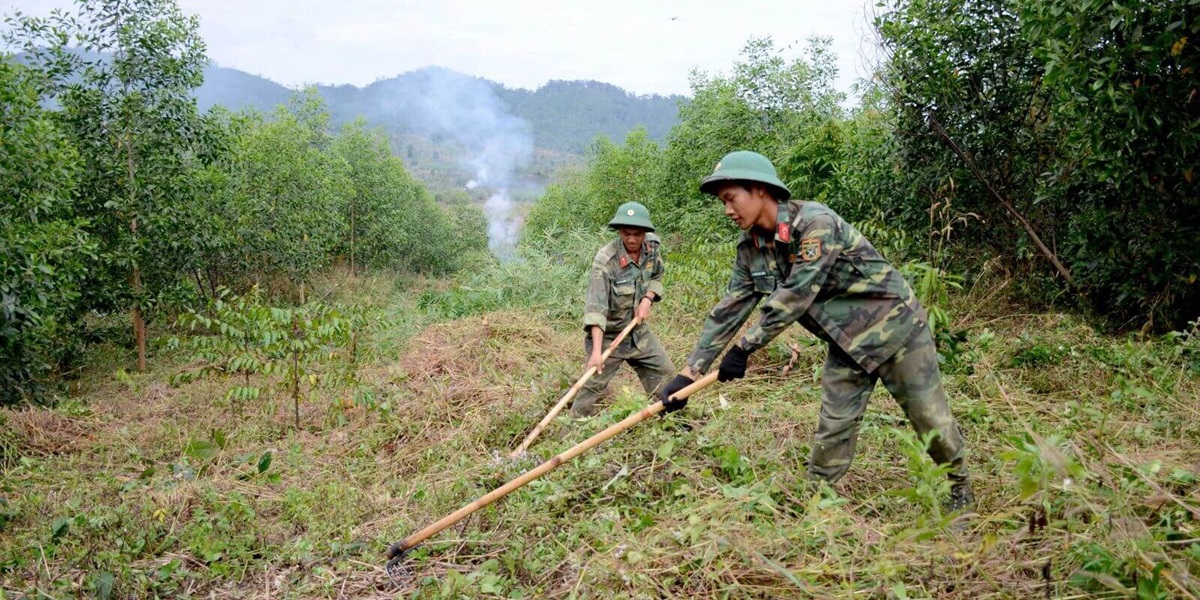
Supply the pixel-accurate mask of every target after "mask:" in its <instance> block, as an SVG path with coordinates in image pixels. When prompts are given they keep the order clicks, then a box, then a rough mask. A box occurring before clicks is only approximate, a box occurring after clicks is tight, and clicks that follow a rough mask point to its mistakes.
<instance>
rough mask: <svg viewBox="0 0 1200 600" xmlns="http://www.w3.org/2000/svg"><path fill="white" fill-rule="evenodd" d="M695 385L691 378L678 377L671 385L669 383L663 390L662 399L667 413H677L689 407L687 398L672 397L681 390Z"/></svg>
mask: <svg viewBox="0 0 1200 600" xmlns="http://www.w3.org/2000/svg"><path fill="white" fill-rule="evenodd" d="M693 383H696V382H695V380H693V379H692V378H690V377H685V376H683V375H676V376H675V378H674V379H672V380H671V381H670V383H668V384H667V385H666V387H664V388H663V390H662V394H661V399H662V403H663V409H664V410H665V411H666V412H675V411H677V410H679V409H681V408H683V407H685V406H687V398H672V397H671V396H673V395H674V394H675V392H678V391H679V390H682V389H683V388H685V387H687V386H689V385H692V384H693Z"/></svg>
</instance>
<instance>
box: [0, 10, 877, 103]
mask: <svg viewBox="0 0 1200 600" xmlns="http://www.w3.org/2000/svg"><path fill="white" fill-rule="evenodd" d="M73 5H74V3H73V2H71V1H70V0H0V7H2V8H3V12H5V13H11V12H12V9H14V8H16V9H20V10H21V11H23V12H26V13H29V14H46V13H48V12H49V11H50V10H51V9H52V8H56V7H58V8H70V7H72V6H73ZM180 5H181V6H182V8H183V10H184V11H185V12H188V13H195V14H199V15H200V29H201V34H202V35H203V37H204V39H205V41H206V42H207V43H208V55H209V57H210V58H211V59H213V60H214V61H215V62H216V63H217V64H219V65H221V66H226V67H234V68H237V69H241V70H243V71H248V72H250V73H254V74H257V75H263V76H265V77H268V78H270V79H272V80H274V81H277V82H279V83H283V84H285V85H289V86H297V85H301V84H304V83H329V84H340V83H350V84H354V85H360V86H361V85H364V84H367V83H370V82H372V81H374V80H376V79H381V78H386V77H391V76H393V75H397V74H399V73H403V72H406V71H411V70H414V69H418V68H421V67H424V66H429V65H439V66H444V67H448V68H451V69H454V70H456V71H460V72H463V73H467V74H470V75H477V76H481V77H485V78H488V79H492V80H494V81H499V82H501V83H503V84H505V85H507V86H509V87H524V88H530V89H533V88H536V87H538V86H540V85H542V84H544V83H546V82H547V81H548V80H551V79H595V80H598V81H604V82H607V83H612V84H616V85H618V86H621V87H623V88H625V89H626V90H629V91H633V92H637V93H641V94H644V93H659V94H672V93H679V94H683V93H687V92H688V72H689V71H690V70H691V69H692V68H700V69H703V70H705V71H708V72H723V71H727V70H728V69H729V68H730V66H731V65H732V64H733V62H734V61H735V60H736V59H737V56H738V53H739V51H740V50H741V48H742V47H743V46H744V44H745V43H746V40H747V39H748V38H749V37H750V36H765V35H769V36H771V37H772V38H773V39H774V40H775V42H776V46H777V47H786V46H788V45H791V44H795V47H796V49H797V50H798V49H799V48H801V47H802V46H803V43H804V40H805V39H806V38H808V37H809V36H812V35H823V36H830V37H832V38H833V48H834V51H835V52H836V53H837V54H838V64H839V70H840V76H839V79H838V87H839V88H841V89H843V90H848V89H849V86H850V84H851V83H852V82H853V81H854V80H855V79H856V78H858V77H865V76H867V74H868V72H869V69H868V67H867V66H866V65H865V64H864V63H866V62H868V60H869V59H868V58H867V57H869V56H870V55H871V50H870V47H871V46H870V39H872V35H871V30H870V26H869V25H868V18H867V16H865V15H866V14H867V11H869V10H871V7H873V6H874V2H873V1H872V2H865V1H864V0H791V1H788V0H732V1H731V0H721V1H713V0H661V1H652V0H608V1H605V2H594V1H588V2H584V1H577V0H507V1H501V0H496V1H491V2H488V1H480V0H391V1H388V0H337V1H332V0H180Z"/></svg>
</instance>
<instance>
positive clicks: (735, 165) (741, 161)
mask: <svg viewBox="0 0 1200 600" xmlns="http://www.w3.org/2000/svg"><path fill="white" fill-rule="evenodd" d="M738 181H746V182H754V183H761V184H763V185H766V186H767V187H768V188H770V189H771V195H772V196H774V198H775V199H776V200H779V201H780V202H782V201H784V200H787V199H789V198H791V197H792V192H791V190H788V188H787V186H786V185H784V184H783V182H782V181H780V180H779V175H777V174H776V173H775V165H773V164H771V161H770V160H768V159H767V157H765V156H763V155H761V154H759V153H757V152H750V151H747V150H739V151H737V152H730V153H729V154H726V155H725V157H724V158H722V159H721V162H719V163H717V166H716V168H714V169H713V172H712V175H709V176H708V177H705V178H704V181H701V182H700V191H701V192H704V193H705V194H712V195H713V196H715V195H717V188H719V187H721V184H723V183H727V182H738Z"/></svg>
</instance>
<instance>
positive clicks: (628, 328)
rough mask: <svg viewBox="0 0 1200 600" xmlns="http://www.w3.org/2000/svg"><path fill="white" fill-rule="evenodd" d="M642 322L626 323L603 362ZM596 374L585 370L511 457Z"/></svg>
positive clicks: (530, 442)
mask: <svg viewBox="0 0 1200 600" xmlns="http://www.w3.org/2000/svg"><path fill="white" fill-rule="evenodd" d="M641 322H642V321H641V319H638V318H637V317H634V318H633V320H632V321H630V322H629V325H626V326H625V329H623V330H622V331H621V333H619V334H618V335H617V337H616V339H614V340H613V341H612V343H611V344H609V346H608V349H607V350H605V351H604V354H602V355H600V361H601V362H602V363H603V361H606V360H608V357H609V356H610V355H612V353H613V351H615V350H616V349H617V346H620V345H621V342H622V341H624V340H625V336H627V335H629V332H630V331H633V328H634V327H637V326H638V323H641ZM595 374H596V367H591V368H589V369H588V370H587V371H584V372H583V376H582V377H580V378H579V381H576V382H575V385H573V386H571V389H569V390H567V393H566V395H564V396H563V397H562V399H561V400H559V401H558V404H555V405H554V408H551V409H550V412H548V413H546V416H545V417H542V421H541V422H540V423H538V424H537V427H534V428H533V431H530V432H529V435H527V436H525V441H523V442H521V445H520V446H517V449H516V450H513V451H512V454H509V457H510V458H516V457H518V456H520V455H522V454H524V453H525V451H526V450H527V449H529V445H530V444H532V443H533V440H535V439H537V436H538V434H540V433H541V432H542V430H543V429H545V428H546V426H547V425H549V424H550V422H551V421H553V420H554V417H557V416H558V413H560V412H562V409H563V408H565V407H566V406H567V403H568V402H570V401H571V399H572V398H574V397H575V395H576V394H578V393H579V390H581V389H583V385H584V384H585V383H587V382H588V380H589V379H591V378H592V375H595Z"/></svg>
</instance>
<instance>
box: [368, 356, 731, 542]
mask: <svg viewBox="0 0 1200 600" xmlns="http://www.w3.org/2000/svg"><path fill="white" fill-rule="evenodd" d="M716 380H717V372H716V370H714V371H713V372H712V373H709V374H708V375H705V376H704V377H702V378H700V379H699V380H697V381H696V382H695V383H692V384H691V385H689V386H687V387H685V388H683V389H682V390H679V391H678V392H675V393H674V394H672V395H671V398H677V399H683V398H687V397H689V396H691V395H692V394H695V393H696V392H698V391H700V390H702V389H704V388H706V387H708V386H710V385H712V383H713V382H714V381H716ZM663 408H664V407H663V403H662V402H655V403H653V404H651V405H649V406H647V407H646V408H643V409H642V410H640V411H638V412H636V413H633V414H631V415H629V416H628V417H625V418H624V419H623V420H622V421H621V422H620V423H614V424H613V425H612V426H610V427H609V428H608V429H605V430H604V431H601V432H600V433H597V434H596V435H593V436H592V437H590V438H588V439H586V440H584V441H582V442H580V443H578V444H576V445H575V446H572V447H571V448H569V449H567V450H565V451H564V452H563V453H562V454H559V455H558V456H555V457H554V458H551V459H550V460H548V461H546V462H544V463H542V464H540V465H538V466H537V467H535V468H534V469H533V470H531V471H528V472H526V473H524V474H523V475H521V476H520V477H517V478H516V479H514V480H512V481H510V482H508V483H506V484H504V485H502V486H500V487H498V488H496V489H494V490H492V491H491V492H488V493H487V494H486V495H484V496H483V497H481V498H479V499H477V500H475V501H474V502H472V503H470V504H468V505H466V506H464V507H462V508H460V509H458V510H456V511H454V512H452V513H450V514H448V515H446V516H445V517H442V519H441V520H440V521H438V522H437V523H434V524H433V525H430V526H429V527H426V528H425V529H422V530H420V531H418V532H416V533H414V534H412V535H410V536H408V537H406V538H404V539H403V540H400V541H399V542H396V543H395V544H392V547H391V548H388V551H387V556H388V558H395V557H397V556H399V555H400V554H402V553H404V552H406V551H408V550H411V549H412V548H413V547H415V546H416V545H417V544H420V543H421V542H423V541H425V540H426V539H428V538H429V537H430V536H432V535H435V534H437V533H438V532H440V531H441V530H443V529H445V528H447V527H449V526H451V525H453V524H455V523H457V522H459V521H461V520H463V519H465V518H466V517H467V515H470V514H471V513H473V512H475V511H477V510H479V509H481V508H483V507H485V506H487V505H489V504H491V503H493V502H495V501H497V500H499V499H501V498H503V497H505V496H507V495H508V494H510V493H511V492H513V491H514V490H516V489H517V488H520V487H521V486H523V485H525V484H527V483H529V482H530V481H533V480H534V479H537V478H538V477H541V476H542V475H545V474H546V473H549V472H550V471H552V470H554V469H555V468H557V467H558V466H559V465H562V464H563V463H565V462H567V461H569V460H571V459H572V458H575V457H576V456H579V455H580V454H583V453H584V452H587V451H588V450H590V449H592V448H595V447H596V446H598V445H600V444H602V443H604V442H605V441H607V440H608V439H609V438H611V437H613V436H615V435H617V434H618V433H621V432H622V431H625V430H626V429H629V428H630V427H633V426H634V425H637V424H638V423H641V422H642V421H645V420H646V419H649V418H650V417H653V416H654V415H657V414H658V413H660V412H662V411H663Z"/></svg>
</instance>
